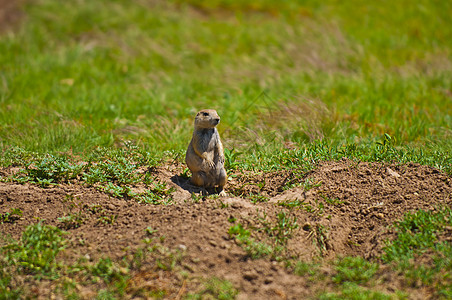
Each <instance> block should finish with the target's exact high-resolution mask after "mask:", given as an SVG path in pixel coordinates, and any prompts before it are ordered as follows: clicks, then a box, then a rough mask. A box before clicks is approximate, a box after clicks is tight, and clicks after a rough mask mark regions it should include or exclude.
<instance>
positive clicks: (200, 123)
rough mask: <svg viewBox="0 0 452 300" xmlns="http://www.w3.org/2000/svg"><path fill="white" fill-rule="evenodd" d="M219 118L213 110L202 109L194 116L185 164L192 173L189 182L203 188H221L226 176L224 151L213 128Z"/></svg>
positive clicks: (216, 131) (223, 193) (222, 192)
mask: <svg viewBox="0 0 452 300" xmlns="http://www.w3.org/2000/svg"><path fill="white" fill-rule="evenodd" d="M218 123H220V116H219V115H218V114H217V112H216V111H215V110H213V109H203V110H201V111H200V112H198V114H197V115H196V118H195V129H194V131H193V137H192V139H191V141H190V144H189V145H188V149H187V154H186V155H185V162H186V163H187V166H188V168H189V169H190V171H191V173H192V177H191V180H190V182H191V183H192V184H194V185H196V186H200V187H203V188H215V187H219V188H220V195H222V196H223V195H226V193H225V192H224V191H223V187H224V185H225V184H226V181H227V176H226V170H225V169H224V151H223V145H222V144H221V140H220V135H219V134H218V130H217V129H216V128H215V126H217V125H218Z"/></svg>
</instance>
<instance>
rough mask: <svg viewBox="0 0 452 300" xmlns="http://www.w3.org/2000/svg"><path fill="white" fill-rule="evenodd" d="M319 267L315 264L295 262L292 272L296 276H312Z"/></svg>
mask: <svg viewBox="0 0 452 300" xmlns="http://www.w3.org/2000/svg"><path fill="white" fill-rule="evenodd" d="M318 270H319V265H318V264H316V263H307V262H304V261H297V262H296V263H295V265H294V266H293V272H294V273H295V274H296V275H298V276H305V275H309V276H314V275H316V274H317V273H318Z"/></svg>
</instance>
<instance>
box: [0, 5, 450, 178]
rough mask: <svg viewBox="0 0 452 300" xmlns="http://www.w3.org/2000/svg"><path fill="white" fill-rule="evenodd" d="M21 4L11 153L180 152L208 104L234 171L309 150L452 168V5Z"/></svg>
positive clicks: (10, 58)
mask: <svg viewBox="0 0 452 300" xmlns="http://www.w3.org/2000/svg"><path fill="white" fill-rule="evenodd" d="M407 6H408V8H407ZM23 9H24V12H25V15H26V16H27V21H26V22H23V23H22V24H21V25H19V26H18V28H16V29H15V30H14V31H12V32H8V33H6V34H4V35H3V36H1V37H0V65H1V69H0V82H1V88H0V103H1V105H2V107H3V108H4V109H2V110H1V112H0V147H2V148H4V149H5V148H8V147H9V146H18V147H20V148H22V149H24V151H37V152H39V153H49V154H52V155H55V154H57V153H58V152H67V151H72V152H73V153H77V154H81V155H82V156H84V157H86V156H90V155H91V153H93V151H94V149H96V148H97V147H99V146H101V147H117V146H121V145H124V144H125V143H127V142H129V141H131V142H132V143H133V144H135V145H137V146H138V147H139V148H142V149H146V150H147V151H149V152H150V153H152V154H153V155H156V156H159V157H162V155H163V154H162V151H170V152H167V153H166V154H164V155H170V156H172V157H176V158H181V156H180V153H181V152H183V151H184V150H185V148H186V146H187V144H188V142H189V139H190V132H191V130H192V120H193V116H194V113H195V112H196V111H197V110H199V109H201V108H204V107H212V108H215V109H217V110H218V111H219V113H220V115H221V117H222V122H221V124H220V127H219V129H220V132H221V134H222V136H223V139H224V142H225V146H226V148H227V149H229V151H232V150H235V153H240V155H238V154H237V156H233V155H232V156H231V155H229V156H228V161H229V163H228V167H230V168H235V167H238V166H240V167H241V168H251V167H253V166H254V167H256V168H265V167H266V165H268V164H271V165H275V164H276V163H278V162H280V161H281V160H283V159H284V158H287V159H289V160H295V161H296V160H298V159H300V158H304V156H306V155H305V153H304V152H306V153H307V156H308V157H312V156H313V159H316V158H317V159H336V158H338V157H341V156H350V157H355V158H358V159H366V160H385V161H386V160H396V161H417V162H420V163H423V164H429V165H434V166H436V167H438V168H440V169H443V170H445V171H447V172H449V173H450V172H451V169H450V165H451V154H450V153H451V149H452V144H451V140H452V139H451V138H450V137H451V131H450V124H451V123H452V120H451V117H450V116H451V115H452V108H451V106H450V105H449V104H450V95H449V94H450V88H451V78H452V76H451V69H452V68H451V65H452V64H451V59H450V57H451V44H452V42H451V40H452V38H451V37H452V30H451V29H450V28H452V26H448V25H451V24H450V23H451V22H450V18H449V17H448V13H447V12H448V11H450V9H451V5H450V3H448V2H447V1H446V2H437V1H435V2H432V1H422V2H420V3H418V5H407V4H406V3H405V2H397V3H395V2H386V1H385V2H382V3H379V4H378V5H375V4H371V3H367V2H363V1H359V0H354V1H348V2H347V3H345V4H340V5H339V4H338V3H337V2H335V1H323V2H316V1H308V2H299V1H290V2H284V4H281V3H279V2H275V1H270V0H261V1H203V0H190V1H179V0H177V1H176V0H174V1H169V2H155V3H153V4H149V3H146V2H144V1H140V0H134V1H120V0H118V1H114V2H111V1H105V0H97V1H81V2H80V3H78V5H77V7H76V8H74V7H73V6H72V5H71V4H70V3H61V1H56V0H40V1H33V2H31V1H30V2H26V3H25V4H24V5H23ZM384 134H388V135H389V136H390V137H391V146H390V147H388V149H386V150H382V149H380V148H381V146H380V145H379V144H378V143H379V142H380V141H381V140H382V136H384ZM256 136H259V138H258V139H257V140H256ZM319 140H322V142H318V141H319ZM254 141H256V142H254ZM313 141H317V142H315V143H314V144H316V145H317V146H312V144H311V142H313ZM284 142H290V143H294V145H295V147H296V148H298V150H295V151H289V150H287V149H285V148H284V147H283V143H284ZM228 153H229V154H230V153H234V152H228ZM280 156H281V157H280ZM261 158H263V161H260V159H261ZM236 160H238V162H236ZM256 162H258V164H257V165H256ZM52 182H55V179H53V178H48V179H45V180H44V181H42V182H41V183H40V184H42V185H48V184H52Z"/></svg>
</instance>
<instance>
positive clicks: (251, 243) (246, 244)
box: [228, 224, 274, 259]
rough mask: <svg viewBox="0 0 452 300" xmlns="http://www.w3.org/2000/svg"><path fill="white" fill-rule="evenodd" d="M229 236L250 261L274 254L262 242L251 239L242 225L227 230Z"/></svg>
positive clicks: (271, 248) (268, 246)
mask: <svg viewBox="0 0 452 300" xmlns="http://www.w3.org/2000/svg"><path fill="white" fill-rule="evenodd" d="M228 233H229V236H230V237H234V238H235V240H236V242H237V243H238V244H239V245H240V246H242V247H243V248H244V249H245V251H246V253H247V255H248V256H249V257H251V258H252V259H257V258H261V257H265V256H268V255H270V254H272V253H273V252H274V249H273V247H271V246H270V245H268V244H265V243H263V242H256V240H255V239H253V238H252V237H251V232H250V231H249V230H247V229H245V228H243V225H242V224H236V225H233V226H231V227H230V228H229V231H228Z"/></svg>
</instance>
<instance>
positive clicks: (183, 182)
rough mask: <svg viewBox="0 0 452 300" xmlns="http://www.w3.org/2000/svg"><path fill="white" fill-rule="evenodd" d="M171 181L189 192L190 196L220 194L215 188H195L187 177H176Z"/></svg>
mask: <svg viewBox="0 0 452 300" xmlns="http://www.w3.org/2000/svg"><path fill="white" fill-rule="evenodd" d="M170 179H171V181H172V182H173V183H174V184H176V185H178V186H180V187H181V188H182V189H184V190H186V191H188V192H189V193H190V194H193V193H195V194H202V195H203V196H208V195H215V194H218V193H219V192H218V191H217V189H215V188H203V187H199V186H195V185H193V184H191V183H190V178H187V177H185V176H179V175H174V176H172V177H171V178H170Z"/></svg>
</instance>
